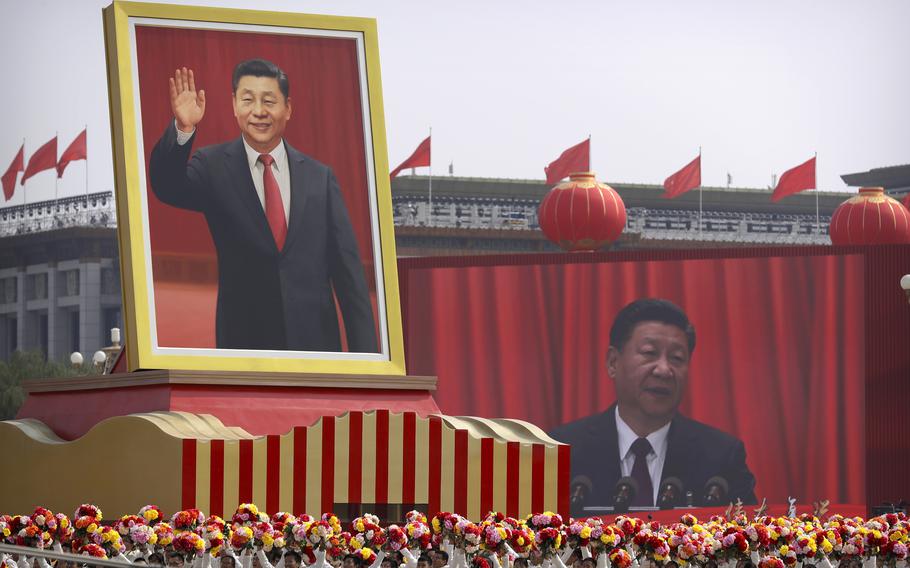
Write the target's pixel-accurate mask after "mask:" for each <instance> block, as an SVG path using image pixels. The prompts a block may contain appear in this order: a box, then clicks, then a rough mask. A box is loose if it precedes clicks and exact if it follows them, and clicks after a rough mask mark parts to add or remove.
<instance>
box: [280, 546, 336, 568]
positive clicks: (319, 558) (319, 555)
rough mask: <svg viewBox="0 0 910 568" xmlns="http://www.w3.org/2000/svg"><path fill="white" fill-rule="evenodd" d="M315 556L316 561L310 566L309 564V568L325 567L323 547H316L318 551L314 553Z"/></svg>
mask: <svg viewBox="0 0 910 568" xmlns="http://www.w3.org/2000/svg"><path fill="white" fill-rule="evenodd" d="M313 556H315V557H316V561H315V562H313V563H312V564H311V565H310V566H308V567H307V568H324V566H325V550H322V549H321V548H317V549H316V552H314V553H313ZM281 568H284V566H282V567H281Z"/></svg>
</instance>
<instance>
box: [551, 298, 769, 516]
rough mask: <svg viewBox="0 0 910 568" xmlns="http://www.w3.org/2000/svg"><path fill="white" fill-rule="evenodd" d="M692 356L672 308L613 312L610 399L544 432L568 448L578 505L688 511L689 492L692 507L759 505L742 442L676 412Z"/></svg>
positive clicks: (687, 329)
mask: <svg viewBox="0 0 910 568" xmlns="http://www.w3.org/2000/svg"><path fill="white" fill-rule="evenodd" d="M694 350H695V328H694V327H693V326H692V324H691V323H690V322H689V318H688V317H687V316H686V314H685V312H683V311H682V309H680V308H679V307H678V306H677V305H675V304H673V303H672V302H669V301H667V300H662V299H642V300H636V301H635V302H632V303H631V304H629V305H627V306H626V307H624V308H623V309H622V310H620V311H619V313H618V314H617V315H616V318H615V319H614V321H613V326H612V327H611V329H610V346H609V349H608V350H607V374H608V375H609V376H610V378H611V379H612V380H613V382H614V385H615V388H616V403H615V404H613V405H612V406H610V407H609V408H608V409H607V410H606V411H604V412H601V413H598V414H595V415H592V416H588V417H586V418H582V419H580V420H576V421H574V422H570V423H569V424H565V425H563V426H560V427H558V428H556V429H555V430H553V431H552V432H550V435H551V436H552V437H553V438H555V439H556V440H559V441H561V442H564V443H567V444H571V446H572V479H573V482H572V483H573V485H577V487H575V488H573V490H576V491H577V492H578V493H579V496H580V497H581V498H582V499H583V501H584V504H586V505H593V506H606V505H611V504H614V503H616V502H618V501H619V499H621V498H625V497H628V498H629V500H630V502H629V503H626V505H627V506H632V507H649V506H655V505H658V506H662V505H664V504H671V505H685V504H686V501H687V499H686V498H685V494H686V493H688V492H691V494H692V500H693V501H694V503H695V504H716V505H726V504H727V503H729V502H733V501H735V500H736V499H741V500H742V501H743V503H746V504H751V503H755V502H756V499H755V494H754V488H755V477H754V476H753V475H752V473H751V472H750V471H749V468H748V466H747V465H746V450H745V447H744V446H743V443H742V441H740V440H738V439H737V438H735V437H733V436H731V435H729V434H727V433H725V432H721V431H720V430H717V429H716V428H712V427H711V426H708V425H706V424H702V423H701V422H696V421H695V420H692V419H690V418H686V417H685V416H683V415H682V414H680V412H679V403H680V401H681V400H682V397H683V394H684V393H685V389H686V384H687V382H688V379H689V363H690V360H691V357H692V353H693V351H694ZM630 480H631V481H630ZM630 487H632V488H633V489H631V490H630ZM580 500H581V499H579V501H580ZM577 504H578V503H576V505H577Z"/></svg>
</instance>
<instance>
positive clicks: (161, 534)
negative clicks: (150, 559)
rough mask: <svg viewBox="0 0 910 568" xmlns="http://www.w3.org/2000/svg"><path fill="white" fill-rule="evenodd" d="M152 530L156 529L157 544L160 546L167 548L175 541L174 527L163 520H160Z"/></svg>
mask: <svg viewBox="0 0 910 568" xmlns="http://www.w3.org/2000/svg"><path fill="white" fill-rule="evenodd" d="M152 530H154V531H155V540H156V541H157V542H156V543H155V544H156V546H158V547H159V548H165V547H167V546H168V545H170V544H171V543H172V542H174V529H172V528H171V525H169V524H167V523H163V522H159V523H158V524H156V525H155V526H154V527H152Z"/></svg>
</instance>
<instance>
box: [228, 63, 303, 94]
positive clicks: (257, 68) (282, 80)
mask: <svg viewBox="0 0 910 568" xmlns="http://www.w3.org/2000/svg"><path fill="white" fill-rule="evenodd" d="M247 76H251V77H271V78H272V79H275V80H276V81H278V88H279V89H281V94H282V95H284V98H285V100H287V98H288V95H290V93H291V85H290V83H288V76H287V75H285V73H284V71H282V70H281V68H280V67H278V66H277V65H275V64H274V63H272V62H271V61H268V60H267V59H247V60H246V61H241V62H240V63H238V64H237V66H236V67H234V75H233V76H232V77H231V92H234V93H236V92H237V85H238V84H239V83H240V78H241V77H247Z"/></svg>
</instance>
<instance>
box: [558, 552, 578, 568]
mask: <svg viewBox="0 0 910 568" xmlns="http://www.w3.org/2000/svg"><path fill="white" fill-rule="evenodd" d="M574 550H575V549H574V548H573V549H571V550H569V554H568V555H566V554H565V552H563V553H562V554H554V555H553V565H554V566H556V568H566V561H565V560H563V559H562V557H563V556H565V557H566V558H569V556H571V555H572V552H573V551H574Z"/></svg>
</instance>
